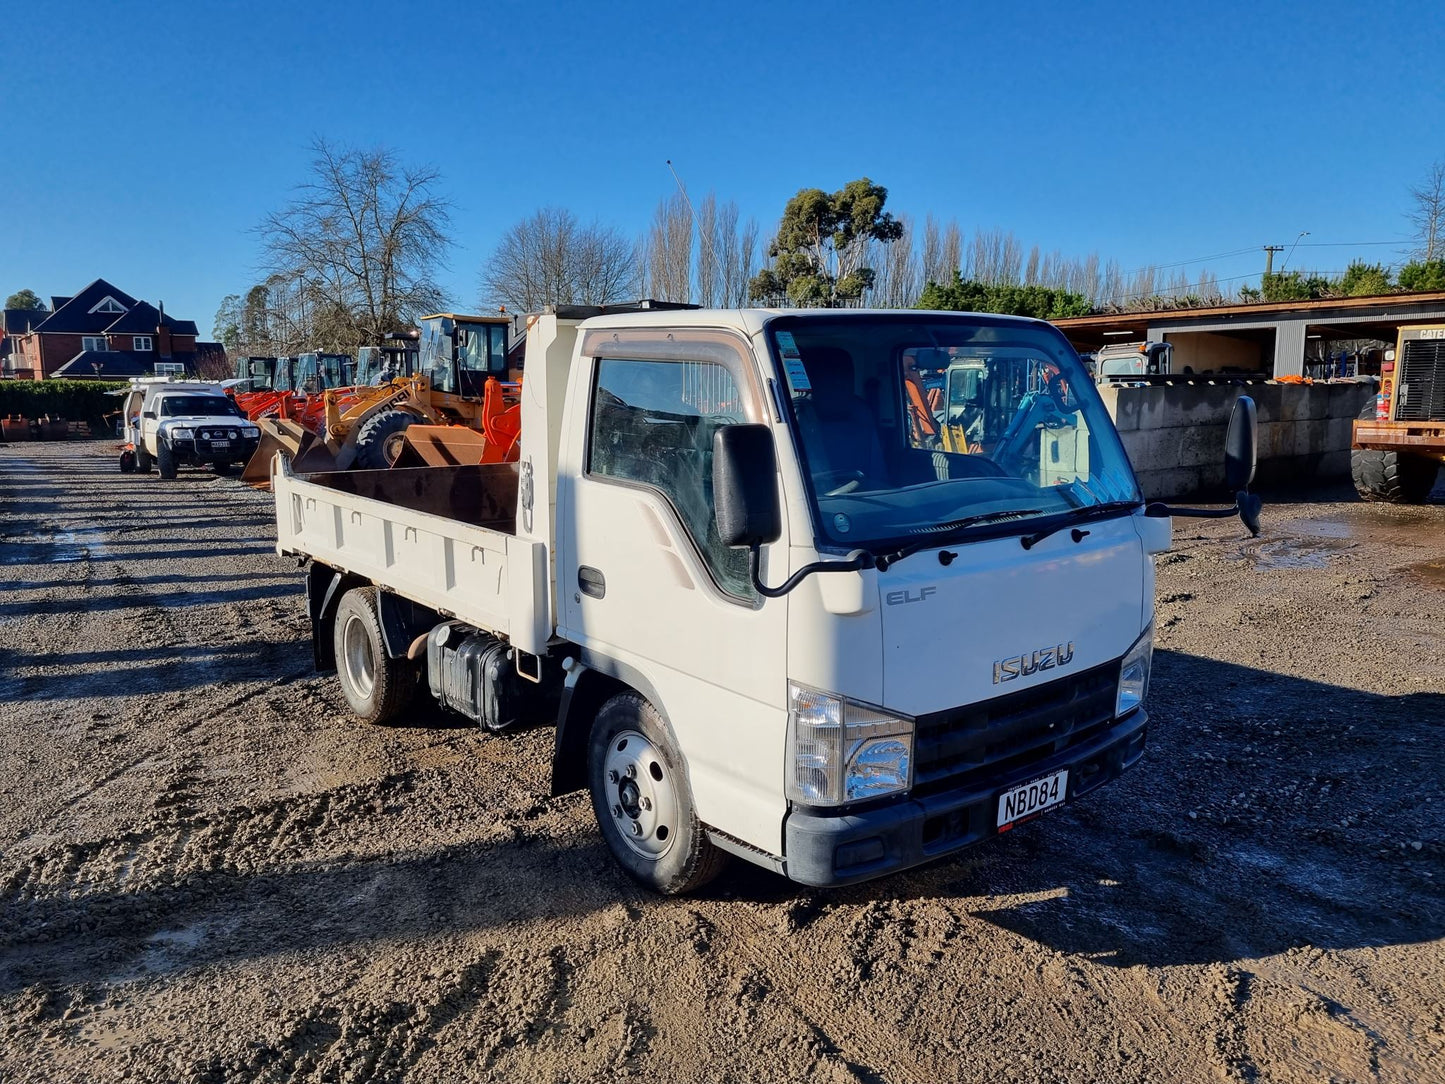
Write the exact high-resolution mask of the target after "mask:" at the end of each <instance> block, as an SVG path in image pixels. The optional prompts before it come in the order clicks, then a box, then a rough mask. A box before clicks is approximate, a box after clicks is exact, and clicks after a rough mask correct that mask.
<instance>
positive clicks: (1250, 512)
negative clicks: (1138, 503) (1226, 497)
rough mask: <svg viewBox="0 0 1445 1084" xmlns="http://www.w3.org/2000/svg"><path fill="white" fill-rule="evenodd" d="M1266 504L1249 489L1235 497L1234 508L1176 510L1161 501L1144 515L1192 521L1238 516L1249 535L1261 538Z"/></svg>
mask: <svg viewBox="0 0 1445 1084" xmlns="http://www.w3.org/2000/svg"><path fill="white" fill-rule="evenodd" d="M1263 504H1264V502H1263V501H1262V500H1260V498H1259V497H1258V496H1256V495H1255V494H1253V493H1251V492H1249V490H1247V489H1241V490H1240V491H1239V492H1238V493H1236V494H1235V495H1234V507H1233V508H1176V507H1175V506H1174V505H1172V504H1164V503H1162V502H1160V501H1151V502H1150V503H1149V504H1147V505H1146V506H1145V507H1144V514H1145V515H1146V516H1149V517H1151V518H1153V519H1165V518H1168V517H1169V516H1187V517H1189V518H1191V519H1229V518H1231V517H1232V516H1238V517H1239V518H1240V519H1241V520H1242V521H1243V522H1244V525H1245V527H1246V528H1248V530H1249V533H1250V534H1251V535H1252V536H1253V537H1255V538H1258V537H1259V510H1260V507H1261V506H1262V505H1263Z"/></svg>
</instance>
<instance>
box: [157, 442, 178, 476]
mask: <svg viewBox="0 0 1445 1084" xmlns="http://www.w3.org/2000/svg"><path fill="white" fill-rule="evenodd" d="M156 471H157V472H158V473H159V474H160V476H161V477H162V478H165V479H171V478H174V477H175V476H176V453H175V452H173V451H171V446H170V445H169V444H167V443H166V442H165V441H161V442H159V443H158V444H157V445H156Z"/></svg>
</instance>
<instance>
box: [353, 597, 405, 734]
mask: <svg viewBox="0 0 1445 1084" xmlns="http://www.w3.org/2000/svg"><path fill="white" fill-rule="evenodd" d="M377 607H378V592H377V589H376V588H375V587H353V588H352V589H351V590H350V591H348V592H346V594H344V595H342V596H341V602H340V603H339V604H338V605H337V607H336V624H335V627H334V629H333V632H332V643H333V645H334V646H335V648H336V677H337V680H338V681H339V682H340V683H341V692H342V695H344V696H345V697H346V702H347V703H348V704H349V705H351V710H352V712H353V713H355V715H356V717H357V718H358V719H360V720H362V722H366V723H376V724H377V725H381V726H384V725H386V724H388V723H394V722H395V721H396V720H397V719H399V718H400V717H401V715H402V714H403V713H404V712H405V710H406V708H407V706H408V705H409V704H410V703H411V699H412V696H413V695H414V694H415V693H416V686H417V669H416V666H415V665H414V664H413V663H412V662H411V661H410V660H409V659H393V658H392V657H391V656H389V655H388V654H387V653H386V641H385V640H384V639H383V638H382V635H381V613H380V611H379V610H378V608H377Z"/></svg>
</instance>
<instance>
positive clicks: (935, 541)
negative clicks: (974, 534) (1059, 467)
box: [877, 508, 1043, 572]
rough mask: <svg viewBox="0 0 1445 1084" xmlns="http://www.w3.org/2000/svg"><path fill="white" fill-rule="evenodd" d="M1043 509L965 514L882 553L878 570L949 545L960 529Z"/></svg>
mask: <svg viewBox="0 0 1445 1084" xmlns="http://www.w3.org/2000/svg"><path fill="white" fill-rule="evenodd" d="M1042 511H1043V509H1042V508H1010V509H1008V510H1006V511H1002V512H980V513H979V514H978V515H976V516H965V517H964V518H963V519H955V520H953V521H951V522H949V523H943V524H940V525H939V526H938V527H937V528H935V529H934V530H932V531H930V532H929V534H928V537H926V538H920V539H918V540H917V541H914V542H908V543H905V544H904V545H902V546H899V547H898V548H897V549H896V550H894V551H893V552H892V553H880V554H879V555H878V556H877V568H878V571H879V572H885V571H887V569H888V566H889V565H896V564H897V563H898V562H899V561H901V560H903V558H905V557H908V556H910V555H912V554H915V553H917V552H918V551H919V550H921V549H928V548H929V547H931V546H943V545H947V544H948V542H949V541H950V540H951V539H952V538H953V537H954V536H955V535H956V534H958V532H959V531H962V530H966V529H967V528H969V527H976V526H978V525H979V524H980V523H998V522H1000V521H1001V520H1009V519H1023V518H1024V517H1025V516H1036V515H1038V514H1040V513H1041V512H1042Z"/></svg>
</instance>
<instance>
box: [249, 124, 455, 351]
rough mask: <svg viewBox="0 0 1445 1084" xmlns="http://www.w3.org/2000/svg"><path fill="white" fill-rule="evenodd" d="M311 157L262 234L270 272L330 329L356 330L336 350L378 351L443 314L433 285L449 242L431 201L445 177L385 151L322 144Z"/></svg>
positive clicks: (444, 209) (443, 207) (442, 214)
mask: <svg viewBox="0 0 1445 1084" xmlns="http://www.w3.org/2000/svg"><path fill="white" fill-rule="evenodd" d="M314 150H315V152H316V157H315V159H314V161H313V162H312V163H311V176H310V177H309V179H308V180H306V181H305V182H303V183H302V184H301V185H300V186H299V188H298V189H297V193H298V194H297V197H296V199H295V200H293V201H292V202H291V203H290V204H288V205H287V206H286V207H285V208H283V209H282V210H280V211H276V212H273V213H272V214H269V215H267V216H266V217H265V218H264V219H263V220H262V222H261V225H260V226H259V232H260V234H261V239H262V245H263V249H264V252H265V259H266V264H267V267H268V269H269V270H270V271H271V272H273V275H274V276H278V277H279V278H280V279H281V280H283V281H288V282H290V281H295V282H297V283H298V284H299V285H298V289H299V291H300V293H301V294H302V295H304V297H305V298H307V299H308V300H310V301H312V302H313V303H314V305H315V307H316V308H317V309H318V310H319V311H323V312H325V313H326V314H327V315H328V319H329V322H330V323H331V325H332V327H333V329H336V328H338V327H340V326H342V323H349V324H350V330H349V331H348V332H347V333H346V334H345V336H344V337H345V338H349V339H350V340H351V341H350V342H342V343H338V344H337V345H344V346H347V347H350V346H358V345H365V344H368V343H369V344H372V345H379V344H380V343H381V341H382V338H383V336H385V335H386V334H387V333H388V332H390V331H396V330H398V329H399V328H402V327H405V326H407V325H408V324H410V323H412V322H413V321H414V320H415V318H416V317H417V316H418V315H420V314H421V313H424V312H427V311H429V310H432V309H435V308H439V307H440V306H441V304H442V298H443V294H442V290H441V288H440V286H438V285H437V282H436V279H435V277H434V276H435V274H436V272H437V270H438V269H439V268H440V266H441V262H442V257H443V256H444V255H445V253H446V250H447V249H448V247H450V245H451V239H450V238H449V237H448V235H447V228H448V226H449V224H450V217H449V214H448V206H447V203H446V201H445V200H443V199H442V198H441V197H440V196H438V195H436V193H435V191H434V189H435V187H436V184H437V182H438V181H439V180H440V178H441V174H440V173H439V172H438V171H437V170H435V169H433V168H431V167H429V166H422V167H416V168H408V167H403V166H402V165H401V164H400V163H399V162H398V161H397V159H396V156H395V155H394V154H393V153H392V152H391V151H390V150H387V149H385V148H376V149H373V150H361V149H357V148H351V147H343V146H340V145H337V144H333V143H329V142H327V141H326V140H324V139H318V140H317V141H316V143H315V146H314ZM342 314H344V316H345V321H344V322H338V320H337V319H336V318H337V317H338V316H340V315H342Z"/></svg>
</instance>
